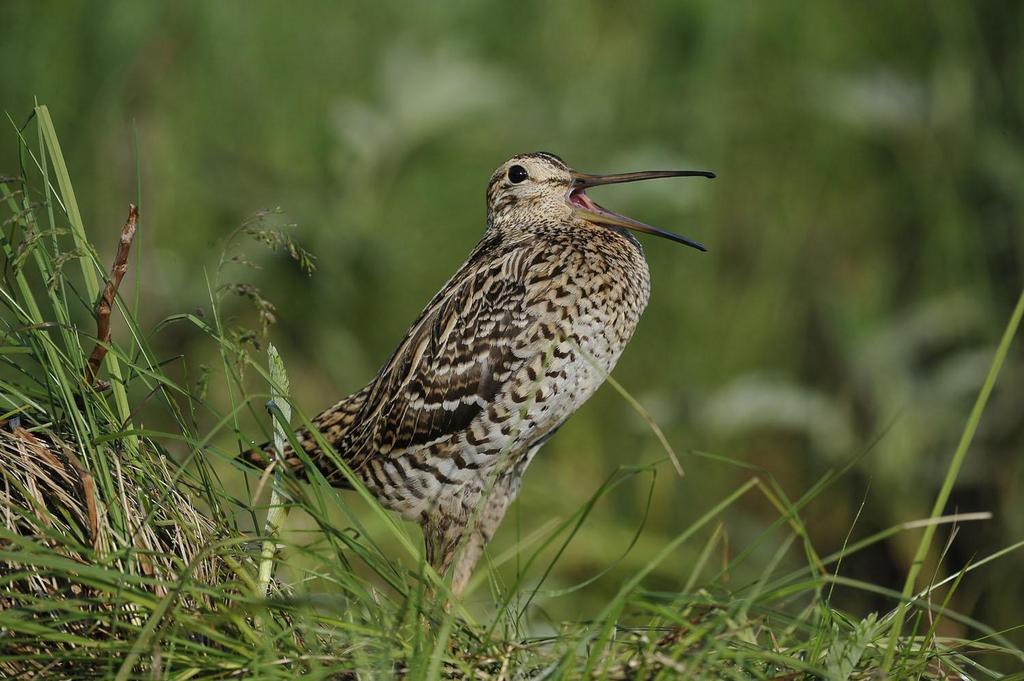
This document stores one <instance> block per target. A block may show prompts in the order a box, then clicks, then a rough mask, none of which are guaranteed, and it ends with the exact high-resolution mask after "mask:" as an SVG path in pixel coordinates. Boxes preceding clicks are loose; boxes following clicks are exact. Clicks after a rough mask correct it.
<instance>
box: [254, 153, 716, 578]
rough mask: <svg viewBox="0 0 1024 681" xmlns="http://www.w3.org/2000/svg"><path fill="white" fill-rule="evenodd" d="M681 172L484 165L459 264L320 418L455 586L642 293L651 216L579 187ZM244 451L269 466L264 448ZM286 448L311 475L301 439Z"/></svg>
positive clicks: (612, 359)
mask: <svg viewBox="0 0 1024 681" xmlns="http://www.w3.org/2000/svg"><path fill="white" fill-rule="evenodd" d="M683 174H695V173H682V172H662V173H649V174H634V175H626V176H605V177H603V178H602V177H600V176H591V175H584V174H582V173H576V172H575V171H573V170H571V169H570V168H569V167H568V166H566V165H565V163H563V162H562V160H561V159H559V158H558V157H556V156H554V155H551V154H546V153H534V154H524V155H520V156H516V157H513V158H512V159H510V160H509V161H507V162H506V163H504V164H503V165H502V166H501V167H499V168H498V170H497V171H496V172H495V173H494V175H493V176H492V178H491V181H490V184H489V185H488V189H487V205H488V214H487V230H486V232H485V234H484V236H483V238H482V239H481V240H480V242H479V243H478V244H477V246H476V248H474V249H473V252H472V253H471V254H470V255H469V258H468V259H467V260H466V262H465V263H464V264H463V265H462V267H460V268H459V270H458V271H457V272H456V273H455V275H454V276H453V277H452V278H451V279H450V280H449V281H448V282H447V283H446V284H445V285H444V287H443V288H442V289H441V290H440V291H439V292H438V293H437V295H435V296H434V298H433V299H432V300H431V301H430V302H429V303H428V304H427V306H426V308H425V309H424V310H423V312H422V313H421V314H420V316H419V318H418V319H416V321H415V322H413V324H412V327H411V328H410V329H409V332H408V333H407V334H406V336H405V338H404V339H403V340H402V342H401V343H400V344H399V346H398V348H397V349H396V350H395V352H394V354H392V356H391V358H390V359H389V360H388V361H387V363H385V365H384V367H383V368H382V369H381V370H380V372H379V373H378V374H377V376H376V377H374V379H373V380H372V381H371V382H370V383H369V384H368V385H367V386H366V387H364V388H363V389H362V390H359V391H358V392H356V393H355V394H353V395H351V396H349V397H347V398H345V399H343V400H341V401H340V402H338V403H337V404H335V405H334V406H332V407H330V408H329V409H327V410H326V411H324V412H323V413H321V414H320V415H319V416H317V417H316V419H314V425H315V426H316V428H317V429H318V430H319V431H320V432H321V433H322V434H323V436H324V437H325V439H326V440H327V441H328V442H330V443H331V445H332V446H333V447H334V449H335V450H336V451H337V452H338V455H339V456H340V457H342V458H343V459H344V460H345V461H346V463H347V464H348V466H349V467H350V468H351V470H352V471H353V472H354V473H355V474H356V475H357V476H358V477H359V478H360V479H361V480H362V481H363V483H365V485H366V487H367V488H368V489H369V490H370V492H372V493H373V494H374V495H375V496H376V497H377V498H378V499H379V500H380V502H381V503H382V504H383V505H384V506H385V507H387V508H389V509H392V510H395V511H398V512H399V513H401V514H402V515H403V516H404V517H406V518H408V519H413V520H417V521H419V522H420V523H421V524H422V526H423V529H424V536H425V540H426V548H427V558H428V560H429V562H430V563H431V564H432V565H433V566H434V567H435V568H436V569H437V570H438V571H439V572H440V573H442V574H444V573H445V572H446V571H447V570H448V569H449V568H450V567H451V566H452V564H453V561H454V560H455V558H456V556H458V561H457V562H455V569H454V574H453V577H452V589H453V591H454V592H455V593H459V592H461V590H462V589H463V588H464V586H465V584H466V581H467V580H468V578H469V576H470V573H471V571H472V569H473V566H474V565H475V563H476V562H477V560H478V559H479V557H480V555H481V553H482V551H483V548H484V546H485V545H486V544H487V542H488V541H489V540H490V538H491V536H492V534H493V533H494V531H495V530H496V529H497V527H498V525H499V524H500V523H501V520H502V517H503V516H504V514H505V510H506V509H507V507H508V505H509V504H510V503H511V501H512V500H513V499H514V498H515V496H516V494H517V493H518V491H519V486H520V482H521V480H522V477H523V473H524V472H525V470H526V467H527V466H528V465H529V463H530V461H531V459H532V458H533V456H534V455H535V454H536V452H537V450H538V449H539V448H540V447H541V445H542V444H544V442H546V441H547V439H548V438H550V437H551V436H552V435H553V434H554V432H555V431H556V430H557V429H558V428H559V426H561V425H562V423H563V422H564V421H565V420H566V419H567V418H568V417H569V416H570V415H571V414H572V413H573V412H574V411H576V409H578V408H579V407H580V405H582V404H583V403H584V402H585V401H586V400H587V399H588V398H589V397H590V396H591V395H592V394H593V393H594V391H595V390H596V389H597V388H598V387H599V386H600V385H601V383H602V382H603V381H604V380H605V377H606V376H607V375H608V373H609V372H610V371H611V370H612V368H613V367H614V366H615V363H616V361H617V360H618V358H619V355H620V354H621V353H622V350H623V349H624V348H625V346H626V344H627V343H628V342H629V340H630V338H631V337H632V335H633V331H634V329H635V328H636V325H637V322H638V321H639V319H640V315H641V313H642V312H643V310H644V307H645V306H646V305H647V299H648V294H649V292H650V280H649V276H648V270H647V263H646V261H645V260H644V255H643V250H642V249H641V247H640V244H639V242H638V241H637V240H636V239H635V238H634V237H633V236H632V235H631V234H630V233H629V232H627V231H626V230H625V229H624V227H631V228H636V229H642V230H643V231H657V230H654V228H650V227H648V226H646V225H642V224H641V223H635V222H633V221H631V220H629V219H628V218H624V217H623V216H619V215H617V214H614V213H611V212H610V211H606V210H605V209H602V208H601V207H600V206H597V205H596V204H594V203H593V202H592V201H591V200H590V199H589V197H587V196H586V194H585V193H584V191H583V190H584V189H585V188H586V187H588V186H593V185H595V184H605V183H611V182H624V181H632V180H636V179H646V178H647V177H651V176H655V177H660V176H668V175H683ZM701 174H704V175H706V176H710V174H709V173H707V174H705V173H701ZM524 175H525V177H524ZM659 233H660V234H661V235H663V236H669V237H670V238H675V239H676V240H682V241H685V240H683V239H682V238H681V237H675V236H674V235H670V234H668V233H661V232H659ZM691 245H693V244H691ZM297 436H298V441H299V442H300V443H301V444H302V446H303V448H304V449H305V451H306V454H308V457H309V459H310V460H311V461H312V463H313V464H315V465H316V466H317V468H318V469H319V470H320V471H321V472H322V474H323V475H324V477H325V478H326V479H327V480H328V482H330V483H331V484H332V485H335V486H338V487H345V486H347V479H346V477H345V475H344V474H343V473H342V472H341V470H339V469H338V468H337V466H335V465H334V463H333V462H332V460H331V458H330V457H329V456H327V455H326V454H324V453H323V452H321V451H320V450H319V449H318V448H317V445H316V443H315V441H314V438H313V437H312V435H311V434H310V433H309V432H307V431H305V430H303V431H299V432H298V434H297ZM245 456H246V458H247V459H248V460H249V461H250V462H251V463H254V464H256V465H260V466H263V465H266V463H267V462H268V461H269V460H270V458H271V457H272V456H273V455H272V454H271V453H270V452H269V450H268V449H266V448H264V450H257V451H253V452H249V453H247V454H246V455H245ZM282 460H283V461H284V462H285V463H286V464H287V465H288V466H289V467H290V468H291V469H293V470H294V471H295V473H296V474H298V475H305V468H304V466H303V464H302V459H301V457H299V456H297V455H296V453H295V452H293V451H290V450H289V451H285V452H283V457H282Z"/></svg>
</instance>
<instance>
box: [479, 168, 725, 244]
mask: <svg viewBox="0 0 1024 681" xmlns="http://www.w3.org/2000/svg"><path fill="white" fill-rule="evenodd" d="M693 176H697V177H707V178H713V177H714V176H715V174H714V173H712V172H709V171H706V170H646V171H641V172H635V173H621V174H617V175H590V174H588V173H581V172H578V171H575V170H573V169H572V168H570V167H569V166H567V165H566V164H565V162H564V161H562V159H560V158H559V157H557V156H555V155H554V154H549V153H546V152H543V151H539V152H535V153H532V154H520V155H518V156H513V157H512V158H510V159H509V160H507V161H505V162H504V163H503V164H501V166H499V167H498V169H497V170H496V171H494V175H492V176H491V181H490V184H488V185H487V223H488V225H490V226H491V227H492V228H496V229H514V228H515V227H516V226H522V225H534V224H550V223H551V222H552V221H555V222H558V223H561V224H567V223H573V222H574V221H577V220H583V221H586V222H588V223H591V224H595V225H602V226H605V227H612V228H626V229H632V230H635V231H638V232H645V233H647V234H655V235H657V236H660V237H664V238H666V239H671V240H672V241H677V242H679V243H681V244H686V245H687V246H692V247H693V248H696V249H698V250H701V251H703V250H705V248H704V247H703V246H702V245H700V244H699V243H697V242H696V241H691V240H690V239H687V238H686V237H682V236H679V235H678V234H673V233H672V232H667V231H665V230H663V229H658V228H657V227H652V226H650V225H645V224H644V223H642V222H637V221H636V220H633V219H632V218H627V217H626V216H624V215H619V214H618V213H615V212H612V211H610V210H608V209H607V208H603V207H602V206H599V205H598V204H596V203H594V201H593V200H592V199H591V198H590V197H589V196H587V193H586V190H587V188H588V187H596V186H597V185H601V184H618V183H623V182H639V181H640V180H652V179H654V178H658V177H693Z"/></svg>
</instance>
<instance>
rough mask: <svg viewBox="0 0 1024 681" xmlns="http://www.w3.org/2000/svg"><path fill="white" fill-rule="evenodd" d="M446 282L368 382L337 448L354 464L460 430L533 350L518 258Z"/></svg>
mask: <svg viewBox="0 0 1024 681" xmlns="http://www.w3.org/2000/svg"><path fill="white" fill-rule="evenodd" d="M513 256H514V254H511V255H510V256H509V257H505V258H501V259H497V260H492V261H490V263H489V265H488V266H486V267H475V268H471V269H470V271H469V272H467V273H465V274H464V275H463V276H461V277H459V276H456V277H454V278H453V279H452V281H450V282H449V284H448V286H446V287H445V289H443V290H442V291H441V293H439V294H438V296H436V297H435V299H434V300H433V301H432V302H431V304H430V305H429V306H428V307H427V309H426V310H425V311H424V313H423V314H422V315H421V317H420V319H418V320H417V322H416V323H415V324H414V325H413V327H412V328H411V329H410V331H409V333H408V334H407V336H406V338H405V339H404V340H403V342H402V344H401V345H400V346H399V347H398V349H397V350H396V352H395V354H394V355H393V356H392V358H391V360H390V361H389V362H388V364H387V365H386V366H385V367H384V369H382V371H381V373H380V374H379V375H378V377H377V379H376V381H375V382H374V384H373V389H372V390H371V392H370V394H369V396H368V397H367V401H366V404H365V405H364V406H363V409H362V411H361V412H360V414H359V417H358V418H359V420H360V423H358V424H356V425H354V426H353V428H352V429H350V430H349V433H348V435H347V436H346V438H345V443H344V445H343V447H342V448H343V449H344V450H345V451H346V455H347V457H348V458H349V459H350V461H351V462H352V465H353V466H354V467H357V466H358V465H359V464H360V463H362V462H363V461H365V460H366V459H368V458H371V457H373V456H388V455H397V454H400V453H402V452H405V451H407V450H408V449H410V448H415V447H418V446H423V445H428V444H431V443H435V442H439V441H442V440H444V439H446V438H448V437H451V436H452V435H455V434H458V433H460V432H462V431H464V430H465V429H466V428H467V427H469V425H470V424H471V423H472V421H473V420H474V419H475V418H476V417H477V416H478V415H479V414H480V413H481V412H482V411H483V410H485V409H486V408H487V407H488V406H490V404H491V402H492V401H493V400H494V398H495V396H496V395H497V393H498V391H499V390H500V389H501V387H502V386H503V385H504V384H505V382H506V381H508V380H509V378H510V377H511V376H513V375H514V374H515V372H516V371H518V370H519V369H520V368H521V367H522V366H523V365H524V364H525V363H526V362H528V361H529V360H530V359H532V358H533V356H534V355H535V354H536V351H535V350H534V349H533V348H532V346H533V345H535V344H536V338H535V337H536V335H537V333H536V328H537V318H536V316H535V313H531V311H530V310H529V309H528V305H527V291H526V282H525V279H524V277H523V276H522V274H521V273H517V272H516V271H515V270H516V269H518V267H517V265H518V258H516V257H513Z"/></svg>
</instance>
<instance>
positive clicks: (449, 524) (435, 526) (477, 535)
mask: <svg viewBox="0 0 1024 681" xmlns="http://www.w3.org/2000/svg"><path fill="white" fill-rule="evenodd" d="M510 478H511V476H508V475H506V476H503V477H502V478H500V479H499V480H498V481H497V482H496V483H495V485H494V489H492V490H491V493H490V494H489V495H488V496H487V497H486V498H484V499H482V500H481V501H482V503H483V506H482V507H481V508H480V511H479V512H478V513H476V512H474V511H472V510H469V509H464V510H463V511H462V512H461V513H459V514H458V517H453V516H451V515H447V514H437V515H434V516H431V517H430V518H428V519H427V520H426V521H425V522H424V523H423V538H424V542H425V544H426V550H427V561H428V562H429V563H430V565H431V567H433V568H434V570H435V571H437V574H438V575H439V576H441V577H444V576H445V575H446V574H447V573H448V570H449V569H451V568H452V566H453V565H454V568H455V569H454V572H453V574H452V586H451V591H452V595H454V596H455V597H459V596H461V595H462V591H463V590H464V589H465V588H466V584H467V583H468V582H469V578H470V576H471V575H472V574H473V568H474V567H475V566H476V564H477V561H479V560H480V556H482V555H483V552H484V547H485V546H487V543H488V542H489V541H490V540H491V537H492V536H493V535H494V531H495V530H496V529H497V528H498V525H499V524H501V520H502V518H503V517H504V516H505V511H506V510H507V509H508V506H509V504H510V503H511V502H512V499H513V498H514V493H515V491H517V490H518V481H516V484H513V483H512V481H511V480H510Z"/></svg>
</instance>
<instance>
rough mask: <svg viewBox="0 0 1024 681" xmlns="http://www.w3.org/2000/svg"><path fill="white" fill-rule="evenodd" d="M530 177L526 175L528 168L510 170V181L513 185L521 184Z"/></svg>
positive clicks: (515, 167) (519, 167) (514, 167)
mask: <svg viewBox="0 0 1024 681" xmlns="http://www.w3.org/2000/svg"><path fill="white" fill-rule="evenodd" d="M528 177H529V175H527V174H526V168H524V167H522V166H512V167H511V168H509V169H508V179H509V181H510V182H512V184H519V183H520V182H522V181H523V180H525V179H526V178H528Z"/></svg>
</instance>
